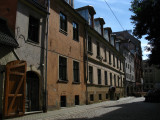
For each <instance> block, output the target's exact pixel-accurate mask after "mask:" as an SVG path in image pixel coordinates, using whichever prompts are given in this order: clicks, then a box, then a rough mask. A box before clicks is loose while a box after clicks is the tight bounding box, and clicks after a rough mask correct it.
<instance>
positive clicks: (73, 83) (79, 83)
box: [72, 82, 81, 84]
mask: <svg viewBox="0 0 160 120" xmlns="http://www.w3.org/2000/svg"><path fill="white" fill-rule="evenodd" d="M72 84H81V83H80V82H72Z"/></svg>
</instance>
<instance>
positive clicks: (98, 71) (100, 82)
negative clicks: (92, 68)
mask: <svg viewBox="0 0 160 120" xmlns="http://www.w3.org/2000/svg"><path fill="white" fill-rule="evenodd" d="M97 76H98V85H101V84H102V76H101V69H97Z"/></svg>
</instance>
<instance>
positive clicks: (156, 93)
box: [144, 89, 160, 103]
mask: <svg viewBox="0 0 160 120" xmlns="http://www.w3.org/2000/svg"><path fill="white" fill-rule="evenodd" d="M144 97H145V102H156V103H159V102H160V89H153V90H149V91H148V92H147V94H146V96H144Z"/></svg>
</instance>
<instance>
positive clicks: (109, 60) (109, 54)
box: [109, 51, 112, 64]
mask: <svg viewBox="0 0 160 120" xmlns="http://www.w3.org/2000/svg"><path fill="white" fill-rule="evenodd" d="M109 64H112V62H111V52H110V51H109Z"/></svg>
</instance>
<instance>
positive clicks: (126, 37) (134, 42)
mask: <svg viewBox="0 0 160 120" xmlns="http://www.w3.org/2000/svg"><path fill="white" fill-rule="evenodd" d="M115 34H116V35H117V37H118V38H119V40H120V44H121V46H122V47H125V48H127V49H128V50H129V51H130V54H132V55H134V74H135V75H132V76H135V77H134V78H135V92H142V91H143V89H142V88H143V70H142V49H141V42H140V41H139V40H138V39H136V38H135V37H134V36H132V35H131V34H130V33H129V32H128V31H122V32H115ZM126 59H127V58H126ZM132 62H133V61H132ZM132 65H133V63H132ZM132 69H133V67H132ZM126 70H127V69H126ZM126 73H127V71H126ZM126 80H127V79H126ZM126 90H127V89H126Z"/></svg>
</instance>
